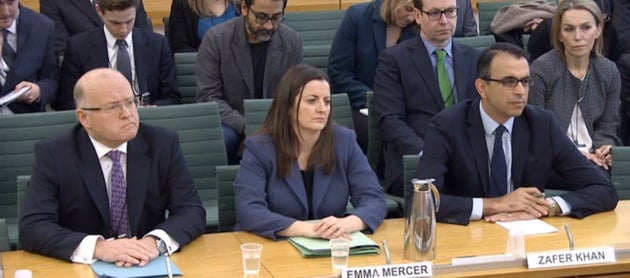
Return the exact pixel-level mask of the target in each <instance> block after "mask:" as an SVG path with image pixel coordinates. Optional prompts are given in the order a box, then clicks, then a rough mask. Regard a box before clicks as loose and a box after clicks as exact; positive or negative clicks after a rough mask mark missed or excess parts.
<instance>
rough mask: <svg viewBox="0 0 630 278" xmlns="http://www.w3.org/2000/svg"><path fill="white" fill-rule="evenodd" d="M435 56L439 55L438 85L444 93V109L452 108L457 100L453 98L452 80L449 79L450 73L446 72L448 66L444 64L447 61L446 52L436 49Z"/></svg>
mask: <svg viewBox="0 0 630 278" xmlns="http://www.w3.org/2000/svg"><path fill="white" fill-rule="evenodd" d="M435 54H436V55H437V76H438V85H439V86H440V91H441V92H442V100H444V107H450V106H451V105H453V104H454V103H455V99H454V98H453V89H452V88H451V80H450V78H449V77H448V71H447V70H446V65H445V64H444V61H446V50H444V49H436V50H435Z"/></svg>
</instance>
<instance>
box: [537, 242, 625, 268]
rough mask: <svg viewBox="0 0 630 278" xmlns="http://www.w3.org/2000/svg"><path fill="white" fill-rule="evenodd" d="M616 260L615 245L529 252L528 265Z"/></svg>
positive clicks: (562, 264) (576, 263) (558, 264)
mask: <svg viewBox="0 0 630 278" xmlns="http://www.w3.org/2000/svg"><path fill="white" fill-rule="evenodd" d="M615 261H616V259H615V248H613V247H596V248H585V249H575V250H562V251H550V252H540V253H527V267H529V269H537V268H550V267H560V266H571V265H585V264H599V263H613V262H615Z"/></svg>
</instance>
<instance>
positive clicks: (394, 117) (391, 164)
mask: <svg viewBox="0 0 630 278" xmlns="http://www.w3.org/2000/svg"><path fill="white" fill-rule="evenodd" d="M452 45H453V48H452V50H453V71H454V75H455V88H456V89H457V101H463V100H466V99H469V98H475V97H477V96H478V94H477V89H476V88H475V71H476V67H477V60H478V59H479V54H480V53H479V51H478V50H476V49H474V48H472V47H470V46H467V45H463V44H459V43H457V42H453V44H452ZM374 81H375V82H374V103H375V104H374V111H375V112H376V115H377V116H378V128H379V131H380V133H381V134H382V136H383V151H384V159H385V185H386V186H392V185H394V186H395V188H396V189H399V190H398V191H393V192H394V193H398V194H400V193H401V192H402V189H401V188H399V187H400V186H401V185H399V184H395V183H396V181H397V180H400V178H401V177H402V173H403V165H402V155H404V154H418V153H420V151H421V150H422V149H423V146H424V139H423V138H424V135H425V133H426V132H427V128H428V126H429V120H431V118H432V117H433V116H434V115H436V114H437V113H439V112H440V111H442V110H443V109H444V101H443V100H442V93H441V92H440V88H439V86H438V81H437V76H436V74H435V70H434V68H433V67H432V64H431V58H430V57H429V54H428V53H427V50H426V47H425V46H424V44H423V43H422V40H421V39H420V36H419V35H418V36H416V37H415V38H414V39H411V40H407V41H404V42H402V43H400V44H398V45H395V46H393V47H390V48H388V49H385V50H383V51H382V52H381V54H380V56H379V64H378V67H377V68H376V77H375V79H374ZM408 182H409V181H404V183H405V184H406V183H408Z"/></svg>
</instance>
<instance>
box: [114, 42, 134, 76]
mask: <svg viewBox="0 0 630 278" xmlns="http://www.w3.org/2000/svg"><path fill="white" fill-rule="evenodd" d="M116 45H117V46H118V54H117V55H116V68H117V69H118V71H120V72H121V73H122V74H123V75H124V76H125V77H126V78H127V80H129V83H130V84H131V60H130V59H129V52H128V51H127V42H126V41H124V40H116Z"/></svg>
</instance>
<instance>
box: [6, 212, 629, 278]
mask: <svg viewBox="0 0 630 278" xmlns="http://www.w3.org/2000/svg"><path fill="white" fill-rule="evenodd" d="M629 215H630V201H622V202H620V203H619V205H618V206H617V209H616V210H615V211H611V212H605V213H600V214H595V215H592V216H589V217H587V218H586V219H583V220H577V219H573V218H568V217H555V218H549V219H543V220H545V221H546V222H547V223H549V224H551V225H553V226H555V227H556V228H558V229H559V230H560V232H558V233H553V234H546V235H537V236H527V237H526V249H527V251H528V252H532V251H545V250H554V249H566V248H567V247H568V242H567V239H566V235H565V233H564V230H563V228H562V226H563V225H564V224H565V223H567V224H570V225H571V229H572V231H573V235H574V238H575V247H576V248H584V247H596V246H605V245H616V246H618V247H619V246H624V247H625V248H630V244H629V242H630V216H629ZM403 230H404V220H403V219H388V220H385V221H384V222H383V224H382V225H381V227H379V229H378V230H377V232H376V233H375V234H374V235H370V237H371V238H372V239H374V241H376V242H377V243H379V244H380V243H381V241H382V240H383V239H386V240H387V241H388V244H389V247H390V251H391V255H392V263H408V261H407V260H405V259H404V258H403V242H402V237H403ZM437 233H438V234H437V258H436V259H435V261H434V263H435V264H436V269H437V268H444V267H445V265H447V264H449V263H450V261H451V259H452V258H454V257H461V256H470V255H490V254H501V253H503V252H504V251H505V247H506V246H505V245H506V240H507V231H505V230H504V229H503V228H501V227H499V226H497V225H496V224H491V223H485V222H483V221H476V222H473V223H471V224H470V225H468V226H458V225H450V224H438V227H437ZM243 242H258V243H261V244H263V246H264V247H263V256H262V266H261V273H260V275H259V276H258V277H313V276H331V275H332V269H331V262H330V258H328V257H325V258H308V259H306V258H303V257H302V256H301V255H300V253H299V252H298V251H297V250H296V249H295V248H294V247H293V246H291V245H290V244H289V243H288V242H287V241H272V240H269V239H266V238H262V237H259V236H257V235H254V234H251V233H247V232H233V233H219V234H206V235H204V236H202V237H200V238H199V239H197V240H195V241H194V242H192V243H191V244H189V245H188V246H186V247H185V248H184V250H183V251H182V252H180V253H177V254H175V255H173V256H172V258H173V261H174V262H175V263H176V264H177V266H179V268H180V269H181V270H182V272H183V273H184V277H242V276H243V273H242V261H241V253H240V248H239V246H240V245H241V244H242V243H243ZM381 253H383V252H381ZM2 256H3V262H4V270H5V273H6V274H5V277H12V274H13V273H14V272H15V270H16V269H20V268H29V269H31V270H33V273H34V277H93V273H92V270H91V269H90V267H89V266H86V265H80V264H71V263H67V262H64V261H60V260H56V259H52V258H46V257H43V256H39V255H35V254H31V253H28V252H24V251H14V252H6V253H3V254H2ZM382 264H385V256H384V254H380V255H357V256H351V257H350V262H349V266H351V267H354V266H368V265H382ZM614 273H630V259H629V258H621V259H618V260H617V262H616V263H614V264H603V265H587V266H576V267H570V268H556V269H545V270H536V271H530V270H528V269H527V268H526V267H524V266H514V267H508V268H492V269H486V270H477V271H469V272H458V273H455V274H453V273H450V274H449V273H447V274H438V275H436V277H455V276H457V277H500V276H506V275H509V276H510V277H556V276H575V275H602V274H614ZM9 274H11V275H9ZM627 275H628V274H625V276H627ZM607 277H610V275H609V276H607ZM620 277H621V276H620Z"/></svg>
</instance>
